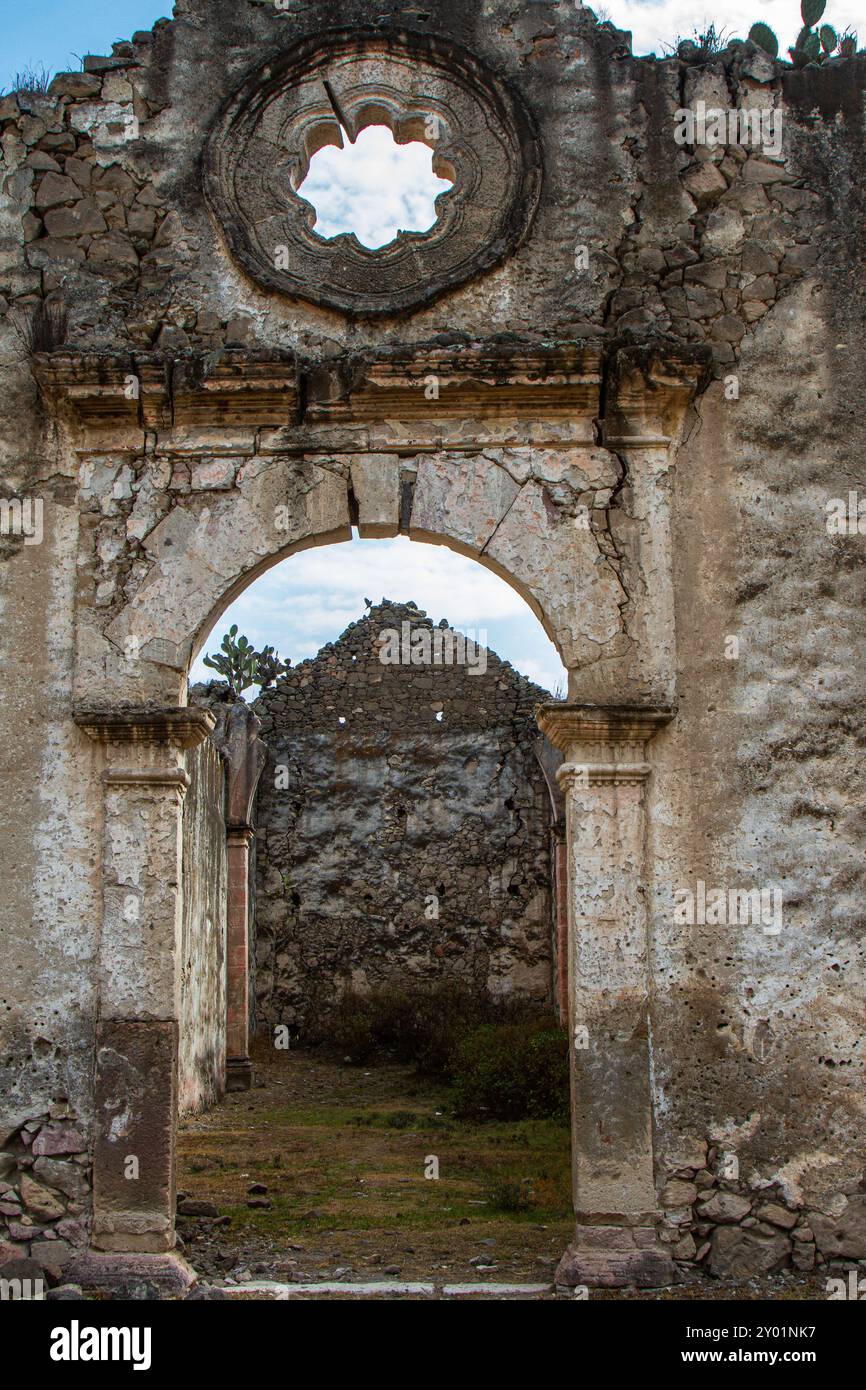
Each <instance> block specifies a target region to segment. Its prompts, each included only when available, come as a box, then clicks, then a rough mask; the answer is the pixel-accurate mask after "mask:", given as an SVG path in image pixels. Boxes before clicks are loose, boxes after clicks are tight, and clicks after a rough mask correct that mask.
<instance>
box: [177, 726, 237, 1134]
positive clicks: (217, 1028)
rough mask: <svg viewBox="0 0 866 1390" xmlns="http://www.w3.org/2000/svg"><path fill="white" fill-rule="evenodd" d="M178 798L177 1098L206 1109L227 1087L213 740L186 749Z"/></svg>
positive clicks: (221, 774)
mask: <svg viewBox="0 0 866 1390" xmlns="http://www.w3.org/2000/svg"><path fill="white" fill-rule="evenodd" d="M187 772H188V774H189V779H190V782H189V787H188V788H187V793H186V796H185V798H184V805H183V927H182V937H181V1020H180V1044H179V1050H178V1104H179V1107H180V1111H181V1113H182V1114H183V1113H184V1112H185V1111H190V1110H204V1109H206V1108H207V1107H208V1106H209V1105H212V1104H213V1103H214V1102H215V1101H217V1100H219V1098H220V1096H221V1095H222V1094H223V1092H224V1090H225V1056H226V975H225V971H226V892H227V872H226V824H225V815H224V803H225V770H224V767H223V760H222V758H221V757H220V754H219V752H218V751H217V748H216V746H215V744H214V742H213V740H212V739H205V741H204V742H203V743H200V744H199V746H198V747H197V748H194V749H192V750H191V751H190V754H189V756H188V759H187Z"/></svg>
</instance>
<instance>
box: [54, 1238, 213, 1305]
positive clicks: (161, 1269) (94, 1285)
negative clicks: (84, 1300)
mask: <svg viewBox="0 0 866 1390" xmlns="http://www.w3.org/2000/svg"><path fill="white" fill-rule="evenodd" d="M197 1277H198V1276H197V1275H196V1272H195V1270H194V1269H193V1268H192V1266H191V1265H188V1264H187V1262H186V1260H185V1259H183V1257H182V1256H181V1255H178V1254H177V1253H176V1252H175V1251H166V1253H165V1254H161V1255H153V1254H143V1253H142V1254H137V1253H135V1252H132V1251H116V1252H115V1251H112V1252H111V1253H107V1252H104V1251H100V1250H88V1251H86V1252H85V1253H84V1254H82V1255H79V1256H78V1257H77V1258H76V1259H73V1260H72V1261H70V1263H69V1264H67V1265H66V1266H65V1267H64V1270H63V1282H64V1284H80V1285H81V1287H82V1289H84V1290H85V1291H86V1292H88V1293H89V1292H100V1293H115V1292H117V1291H118V1290H120V1291H121V1292H122V1290H123V1289H124V1288H126V1287H128V1286H129V1285H131V1284H141V1283H144V1284H150V1285H153V1286H154V1290H155V1291H156V1292H157V1294H158V1296H159V1297H160V1298H183V1297H184V1296H185V1294H186V1292H187V1289H189V1288H190V1287H191V1286H192V1285H193V1284H194V1283H195V1281H196V1278H197Z"/></svg>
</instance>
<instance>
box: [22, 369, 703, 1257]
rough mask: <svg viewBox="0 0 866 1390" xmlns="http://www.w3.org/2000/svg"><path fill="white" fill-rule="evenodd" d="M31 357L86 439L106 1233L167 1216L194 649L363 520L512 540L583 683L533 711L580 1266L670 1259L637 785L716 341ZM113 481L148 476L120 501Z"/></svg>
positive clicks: (497, 555) (482, 551) (521, 574)
mask: <svg viewBox="0 0 866 1390" xmlns="http://www.w3.org/2000/svg"><path fill="white" fill-rule="evenodd" d="M38 372H39V376H40V381H41V385H42V388H43V391H44V393H45V395H46V398H47V399H48V401H49V402H50V404H51V406H52V408H53V410H54V412H55V414H56V415H57V418H58V419H59V420H61V421H63V422H64V424H65V428H66V429H67V430H68V432H69V445H70V447H71V448H72V449H74V450H75V452H76V453H77V454H78V456H79V459H80V469H81V478H82V489H81V518H80V520H81V525H80V533H79V534H80V540H79V573H80V576H81V583H80V588H79V595H78V607H77V651H76V664H75V700H76V706H75V717H76V721H77V723H78V724H79V726H80V727H81V729H82V730H83V731H84V732H85V733H86V734H87V735H88V736H89V737H90V738H91V739H93V740H94V741H95V742H96V743H97V744H98V745H99V746H100V749H101V750H102V752H101V758H100V773H101V776H102V780H103V785H104V797H103V807H104V827H103V862H102V879H103V905H104V906H103V910H104V917H103V923H102V932H101V944H100V961H99V974H100V1018H99V1023H98V1038H97V1096H96V1100H97V1116H98V1137H97V1143H96V1151H95V1172H94V1226H93V1244H94V1247H95V1248H96V1249H98V1250H101V1251H113V1252H135V1251H144V1252H152V1253H156V1252H168V1251H170V1250H171V1249H172V1248H173V1245H174V1224H173V1223H174V1135H175V1120H176V1077H177V1020H178V1017H179V994H180V979H179V970H178V949H177V947H178V933H179V922H180V913H181V906H182V894H183V881H182V869H181V863H180V850H179V846H180V838H179V829H180V822H181V804H182V798H183V795H184V790H185V786H186V783H187V774H186V772H185V768H184V757H185V752H186V750H187V749H189V748H191V747H193V746H194V745H195V744H196V743H197V742H199V741H200V740H202V739H204V738H205V737H206V736H207V734H208V733H209V732H210V731H211V729H212V727H213V718H212V716H211V715H209V714H208V713H207V712H205V711H204V710H201V709H195V708H188V707H186V706H185V703H184V701H185V698H186V673H187V670H188V667H189V663H190V661H191V659H192V656H193V654H194V652H195V651H196V649H197V645H198V644H200V642H201V641H202V640H203V638H204V635H205V634H206V633H207V631H209V629H210V627H211V626H212V625H213V623H214V621H216V619H217V618H218V616H219V613H220V612H221V611H222V610H223V609H224V608H225V606H227V604H228V603H229V602H230V601H231V600H232V598H234V597H235V596H236V595H237V593H239V592H240V591H241V590H242V589H243V588H244V587H246V585H247V584H248V583H250V582H251V581H252V580H253V579H254V578H255V577H256V576H257V575H258V574H260V573H261V572H262V571H263V570H264V569H266V568H267V567H268V566H269V565H271V564H274V563H276V562H277V561H278V560H280V559H282V558H283V557H284V556H285V555H287V554H290V553H292V552H293V551H297V550H300V549H302V548H305V547H308V546H311V545H320V544H326V543H330V542H334V541H339V540H341V539H348V538H349V536H350V534H351V526H352V525H353V524H357V525H358V527H359V529H360V533H361V535H362V536H364V535H367V536H388V535H396V534H399V533H405V534H408V535H409V536H410V537H411V536H414V537H415V538H418V539H424V540H432V541H436V542H439V543H442V544H446V545H449V546H452V547H453V548H455V549H457V550H460V551H462V552H463V553H465V554H468V555H471V556H474V557H475V558H476V559H478V560H479V561H480V562H481V563H483V564H486V565H488V566H490V567H491V568H493V569H495V570H496V572H497V573H499V574H500V575H502V576H503V577H504V578H507V579H508V580H509V582H510V583H512V584H513V585H515V587H517V588H518V589H519V591H520V592H521V593H522V594H523V596H524V597H525V598H526V599H527V601H528V602H529V603H530V605H531V606H532V608H533V609H534V611H535V612H536V613H537V615H538V616H539V617H540V618H541V620H542V622H543V624H544V626H545V629H546V630H547V632H548V634H549V635H550V636H551V638H552V639H553V640H554V642H555V643H556V645H557V647H558V649H559V651H560V653H561V655H562V657H563V660H564V662H565V664H566V665H567V667H568V669H569V698H568V701H567V702H566V703H563V704H556V705H552V706H548V707H544V708H542V709H541V710H540V711H539V722H540V726H541V728H542V731H543V732H545V733H546V734H547V735H548V736H549V737H550V738H551V740H552V741H553V742H554V743H555V744H557V745H558V747H559V748H560V749H561V750H562V751H563V752H564V753H565V758H566V761H565V763H564V765H563V766H562V767H561V768H560V770H559V773H558V777H559V780H560V782H561V784H562V785H563V786H564V788H565V791H566V802H567V843H568V850H567V863H568V923H569V962H570V964H569V990H568V998H569V1013H570V1026H571V1028H572V1030H578V1031H575V1032H574V1037H575V1042H576V1046H575V1048H573V1049H572V1064H573V1076H574V1088H573V1105H572V1110H573V1150H574V1195H575V1210H576V1213H577V1219H578V1226H577V1237H576V1242H575V1245H574V1247H573V1248H572V1250H571V1251H570V1253H569V1255H568V1257H567V1259H566V1260H565V1262H564V1264H563V1266H562V1269H561V1277H562V1279H563V1280H564V1281H570V1282H633V1281H636V1282H649V1283H659V1282H664V1281H665V1280H668V1279H670V1278H672V1277H673V1273H674V1270H673V1265H672V1263H671V1262H670V1260H669V1258H668V1257H667V1256H665V1255H664V1254H663V1253H662V1252H661V1251H660V1249H658V1248H657V1247H656V1245H655V1230H654V1227H655V1220H656V1200H655V1187H654V1168H653V1155H652V1103H651V1087H650V1059H649V1042H648V1001H649V992H650V991H649V973H648V964H647V948H646V936H647V923H646V912H647V908H646V897H647V884H648V881H649V879H650V877H651V864H650V863H649V862H648V856H647V849H646V836H645V825H646V809H645V789H646V785H647V781H648V778H649V777H650V775H651V767H652V764H651V761H650V757H651V755H650V753H649V752H648V749H649V747H650V744H651V741H652V739H653V736H654V735H655V733H656V731H657V730H658V729H660V728H661V727H663V726H664V724H665V723H667V722H668V721H669V720H670V719H671V718H672V715H673V709H674V704H675V633H674V623H673V604H672V584H671V557H670V517H669V468H670V466H671V463H672V461H673V457H674V451H675V447H676V442H677V438H678V433H679V429H680V426H681V423H682V418H683V414H684V410H685V407H686V405H687V403H688V402H689V400H690V399H691V396H692V394H693V392H694V389H695V387H696V384H697V381H698V378H699V376H700V374H701V365H700V361H698V360H686V359H684V358H683V357H681V356H680V357H674V358H670V359H668V360H665V359H663V358H662V357H661V356H659V354H654V355H653V354H650V355H647V354H637V353H631V352H629V351H628V350H621V351H620V352H619V353H618V354H615V355H613V356H612V357H611V358H610V359H609V360H605V359H604V358H603V356H602V354H601V353H600V352H596V351H593V350H588V349H585V348H578V347H576V346H575V345H573V344H560V345H556V346H548V347H544V348H538V347H532V348H530V347H515V346H514V345H510V346H509V347H507V348H504V347H502V346H501V345H499V344H493V345H488V346H486V347H485V346H484V345H479V344H476V345H473V347H472V349H471V350H467V349H460V348H458V349H454V348H442V347H440V346H432V345H427V346H420V347H416V348H414V349H404V350H400V351H383V352H380V353H373V354H370V355H367V356H363V357H360V356H359V357H348V358H343V359H340V360H338V361H337V362H332V363H328V364H324V365H321V366H310V365H307V364H301V363H299V362H297V361H296V360H295V359H293V358H280V359H276V360H274V359H270V358H269V359H267V360H264V359H263V358H262V357H261V356H257V355H254V354H249V355H248V354H244V353H235V354H228V355H226V356H225V357H224V358H222V359H220V360H219V361H216V362H214V361H208V362H204V361H201V362H191V361H189V360H186V361H185V362H184V363H183V364H171V363H165V362H162V361H160V360H158V359H155V358H153V357H149V356H148V357H145V358H142V359H141V360H138V361H135V362H121V361H118V360H117V359H100V358H96V357H93V356H90V357H83V358H73V357H71V356H63V355H59V354H54V355H52V356H51V357H50V358H48V357H46V358H43V359H41V360H40V361H39V363H38ZM106 494H109V495H112V496H114V497H119V498H122V499H123V500H124V501H125V502H126V503H127V505H126V506H124V507H123V508H122V509H121V515H120V520H119V521H118V520H117V519H115V518H112V519H111V520H110V521H109V522H108V523H107V524H106V521H105V518H104V516H103V514H102V509H101V507H100V499H101V498H103V497H104V496H105V495H106ZM130 898H132V899H133V900H134V902H135V904H136V906H135V910H134V911H133V912H132V913H130V911H129V906H128V902H129V899H130ZM584 1031H585V1034H586V1040H585V1042H584ZM129 1155H133V1156H134V1157H135V1158H136V1159H137V1177H136V1180H135V1181H134V1182H130V1181H129V1179H128V1175H127V1173H126V1171H125V1159H126V1158H127V1157H128V1156H129Z"/></svg>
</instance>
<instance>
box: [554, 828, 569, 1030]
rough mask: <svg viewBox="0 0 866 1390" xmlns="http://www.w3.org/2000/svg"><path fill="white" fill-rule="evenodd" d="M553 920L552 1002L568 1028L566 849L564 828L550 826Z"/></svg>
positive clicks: (561, 1021)
mask: <svg viewBox="0 0 866 1390" xmlns="http://www.w3.org/2000/svg"><path fill="white" fill-rule="evenodd" d="M552 834H553V920H554V924H555V931H556V979H555V980H554V982H553V983H554V998H555V1000H556V1008H557V1012H558V1014H559V1021H560V1023H561V1024H562V1026H563V1028H567V1027H568V846H567V844H566V839H565V824H564V822H559V821H557V822H556V824H555V825H554V826H553V831H552Z"/></svg>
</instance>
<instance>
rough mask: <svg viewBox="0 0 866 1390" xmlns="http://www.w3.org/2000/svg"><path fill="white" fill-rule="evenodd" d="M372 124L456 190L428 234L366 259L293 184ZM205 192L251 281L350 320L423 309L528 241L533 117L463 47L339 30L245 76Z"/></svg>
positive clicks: (536, 159) (537, 175) (535, 193)
mask: <svg viewBox="0 0 866 1390" xmlns="http://www.w3.org/2000/svg"><path fill="white" fill-rule="evenodd" d="M369 125H385V126H388V127H390V129H391V131H392V133H393V135H394V138H395V140H397V141H398V143H406V142H407V141H409V140H422V141H424V142H425V143H426V144H428V145H430V147H431V149H432V150H433V167H434V169H435V171H436V172H437V173H438V174H440V175H442V176H445V177H448V178H450V179H452V180H453V187H452V188H450V189H449V190H448V191H447V192H445V193H441V194H440V195H439V197H438V198H437V199H436V211H437V213H438V217H437V220H436V222H435V224H434V225H433V227H431V228H430V230H429V231H427V232H400V233H399V234H398V235H397V237H395V239H394V240H393V241H391V242H389V243H388V245H387V246H383V247H381V248H379V249H378V250H375V251H374V250H370V249H369V248H368V247H366V246H362V245H361V243H360V242H359V241H358V239H357V237H356V236H355V234H354V233H353V232H352V233H344V234H342V235H340V236H336V237H331V238H329V239H328V240H325V238H324V237H321V236H319V235H318V234H317V233H316V231H315V228H314V223H315V217H316V214H315V210H314V208H313V207H312V205H311V204H310V203H308V202H307V201H306V200H305V199H304V198H303V197H301V196H300V194H299V193H297V192H296V190H297V188H298V187H299V185H300V184H301V183H303V181H304V179H305V178H306V175H307V171H308V169H309V167H310V160H311V159H312V157H313V155H314V154H315V153H316V151H317V150H320V149H322V147H323V146H325V145H337V146H340V147H341V146H342V144H343V138H342V133H341V127H342V129H343V130H344V131H345V132H347V134H348V136H349V138H350V139H351V140H354V139H355V138H356V137H357V135H358V133H359V132H360V131H361V130H363V129H364V128H365V127H366V126H369ZM204 170H205V193H206V196H207V200H208V203H209V205H210V208H211V210H212V212H213V214H214V216H215V217H216V220H217V222H218V224H219V226H220V228H221V229H222V232H223V235H224V236H225V238H226V241H227V242H228V246H229V250H230V252H231V254H232V256H233V257H234V258H235V260H236V261H238V262H239V264H240V265H241V266H242V267H243V269H244V270H245V271H247V273H248V274H249V275H251V276H252V278H253V279H254V280H256V281H257V282H258V284H260V285H263V286H264V287H265V288H267V289H269V290H276V291H278V292H279V293H281V294H286V295H291V296H292V297H293V298H300V299H306V300H309V301H310V302H311V303H313V304H319V305H322V306H324V307H327V308H330V309H340V310H342V312H343V313H346V314H356V315H359V316H366V315H373V314H398V313H403V312H406V311H407V310H410V309H417V308H418V307H420V306H421V305H422V304H429V303H430V302H431V301H432V300H434V299H436V298H437V297H438V296H439V295H441V294H444V293H445V292H446V291H447V290H450V289H452V288H453V287H454V286H455V285H459V284H460V283H462V282H463V281H464V280H467V279H469V278H470V277H471V276H474V275H478V274H480V273H481V272H482V271H485V270H489V269H490V267H491V266H493V265H495V264H496V263H497V262H498V261H501V260H502V259H503V258H504V257H505V256H507V255H508V254H509V253H510V252H511V251H513V250H514V248H515V247H516V246H517V245H518V244H519V242H520V241H521V240H522V238H523V237H524V236H525V235H526V233H527V231H528V229H529V226H530V224H531V222H532V218H533V215H534V213H535V209H536V206H537V203H538V198H539V194H540V191H541V178H542V162H541V151H540V146H539V142H538V136H537V133H536V130H535V125H534V122H533V120H532V117H531V116H530V115H529V113H528V112H527V110H526V109H525V107H524V106H523V105H522V104H521V103H520V102H519V101H518V99H517V97H516V96H515V94H514V92H512V90H511V89H510V87H509V86H508V85H507V84H506V83H505V82H503V81H502V80H501V79H500V78H498V77H496V76H495V75H494V74H493V73H492V72H491V71H490V70H489V69H488V68H486V67H484V66H483V65H482V64H481V63H479V61H478V59H477V58H474V57H473V56H472V55H471V54H470V53H468V52H467V51H466V50H465V49H460V48H458V47H457V46H456V45H455V44H454V43H453V42H451V41H445V40H443V39H437V38H435V37H433V36H431V35H415V34H409V33H400V34H395V33H388V34H383V33H382V32H381V31H380V30H375V29H369V30H368V29H352V30H339V31H332V32H330V33H327V34H324V35H321V36H319V37H318V38H315V39H313V38H310V39H307V40H305V41H304V42H303V43H301V44H299V45H298V46H297V47H295V48H292V49H290V50H289V51H287V52H286V53H284V54H280V55H279V56H277V57H276V58H271V59H270V61H269V62H267V63H266V64H264V65H263V66H262V67H261V68H258V69H257V70H256V71H254V72H253V73H251V74H250V75H249V76H248V77H247V78H246V80H245V81H244V82H243V83H242V85H241V86H240V87H239V88H238V89H237V91H236V92H235V93H234V94H233V96H232V97H231V98H230V100H229V101H228V102H227V104H226V106H225V107H224V108H223V111H222V113H221V115H220V117H219V118H218V120H217V122H216V124H215V126H214V128H213V130H212V132H211V134H210V137H209V139H208V143H207V146H206V150H205V160H204Z"/></svg>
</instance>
